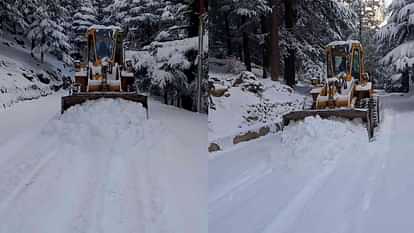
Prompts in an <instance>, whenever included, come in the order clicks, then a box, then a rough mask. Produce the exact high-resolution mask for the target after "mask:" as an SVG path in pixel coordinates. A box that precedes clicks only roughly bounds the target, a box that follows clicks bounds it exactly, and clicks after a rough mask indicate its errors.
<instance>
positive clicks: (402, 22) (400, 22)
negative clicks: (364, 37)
mask: <svg viewBox="0 0 414 233" xmlns="http://www.w3.org/2000/svg"><path fill="white" fill-rule="evenodd" d="M387 12H388V15H389V18H388V21H387V25H385V26H384V27H382V28H381V29H380V30H379V31H378V32H377V34H376V36H377V38H378V40H379V42H380V45H381V48H380V49H382V50H385V51H387V53H386V55H385V56H384V57H383V58H382V59H381V63H382V64H383V65H385V66H390V67H392V68H393V72H394V73H396V72H400V71H402V70H404V69H406V67H411V66H412V65H413V64H414V53H412V51H413V48H414V31H413V29H414V21H413V19H414V1H413V0H394V1H393V2H392V3H391V5H390V6H389V7H388V9H387Z"/></svg>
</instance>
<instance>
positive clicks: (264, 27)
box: [260, 16, 269, 79]
mask: <svg viewBox="0 0 414 233" xmlns="http://www.w3.org/2000/svg"><path fill="white" fill-rule="evenodd" d="M260 23H261V28H262V33H263V35H264V38H263V40H264V41H263V51H262V59H263V78H264V79H266V78H267V69H268V68H269V35H268V32H269V31H268V27H267V17H266V16H262V18H261V20H260Z"/></svg>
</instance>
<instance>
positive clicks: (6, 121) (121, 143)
mask: <svg viewBox="0 0 414 233" xmlns="http://www.w3.org/2000/svg"><path fill="white" fill-rule="evenodd" d="M150 106H152V109H151V112H150V116H152V117H151V119H150V120H146V119H145V116H146V114H145V110H144V109H143V108H142V107H138V106H137V105H136V104H134V103H130V102H128V101H120V100H100V101H98V102H95V103H91V104H88V103H86V104H85V105H81V106H76V107H74V108H71V109H70V110H69V111H67V112H66V113H65V114H64V115H63V116H60V114H59V111H60V96H59V95H53V96H49V97H45V98H41V99H39V100H34V101H31V102H22V103H18V104H16V105H14V106H13V107H11V108H9V109H7V110H4V111H1V112H0V232H1V233H3V232H4V233H9V232H15V233H20V232H21V233H27V232H33V233H36V232H38V233H47V232H50V233H55V232H62V233H69V232H70V233H72V232H73V233H75V232H90V233H95V232H96V233H97V232H100V233H101V232H111V233H112V232H120V233H124V232H125V233H127V232H131V233H132V232H134V233H136V232H140V233H141V232H142V233H175V232H180V233H181V232H183V233H193V232H205V233H206V232H207V217H206V214H205V209H206V208H207V207H206V198H207V195H206V183H207V167H206V163H207V159H206V158H207V155H206V153H207V152H206V149H205V148H206V134H207V117H206V116H203V115H199V114H194V113H190V112H186V111H182V110H178V109H175V108H170V107H168V106H163V105H161V104H157V103H156V102H154V103H152V104H150ZM163 114H165V115H163ZM175 118H179V119H175ZM186 129H192V132H191V134H186V133H184V132H185V130H186ZM183 168H185V169H183Z"/></svg>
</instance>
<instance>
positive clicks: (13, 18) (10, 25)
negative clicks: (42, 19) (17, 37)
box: [0, 0, 28, 34]
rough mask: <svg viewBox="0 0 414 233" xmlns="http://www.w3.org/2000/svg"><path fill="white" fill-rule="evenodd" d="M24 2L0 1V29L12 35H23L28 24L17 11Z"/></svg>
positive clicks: (13, 0)
mask: <svg viewBox="0 0 414 233" xmlns="http://www.w3.org/2000/svg"><path fill="white" fill-rule="evenodd" d="M23 3H24V1H23V2H22V1H20V0H19V1H15V0H2V1H0V19H1V20H0V29H1V30H4V31H9V32H12V33H14V34H16V33H23V32H24V30H26V29H27V27H28V24H27V22H26V21H25V17H24V15H23V14H22V12H21V11H20V10H19V7H18V6H20V5H22V4H23Z"/></svg>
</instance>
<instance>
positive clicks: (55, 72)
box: [0, 35, 71, 108]
mask: <svg viewBox="0 0 414 233" xmlns="http://www.w3.org/2000/svg"><path fill="white" fill-rule="evenodd" d="M8 37H10V35H5V37H4V38H0V50H1V51H2V52H1V54H0V108H6V107H9V106H11V105H12V104H14V103H17V102H19V101H22V100H29V99H35V98H39V97H40V96H45V95H48V94H51V93H53V91H54V90H55V88H56V87H58V86H60V85H62V78H63V77H64V76H70V75H71V72H70V71H69V70H70V69H69V68H68V67H66V66H65V65H63V63H62V62H60V61H58V60H57V59H56V58H54V57H51V56H48V55H46V56H45V63H44V64H41V62H40V61H39V60H38V59H37V58H33V57H32V56H31V55H30V50H29V49H28V48H26V47H25V45H18V44H16V43H15V42H13V39H12V38H8Z"/></svg>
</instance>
